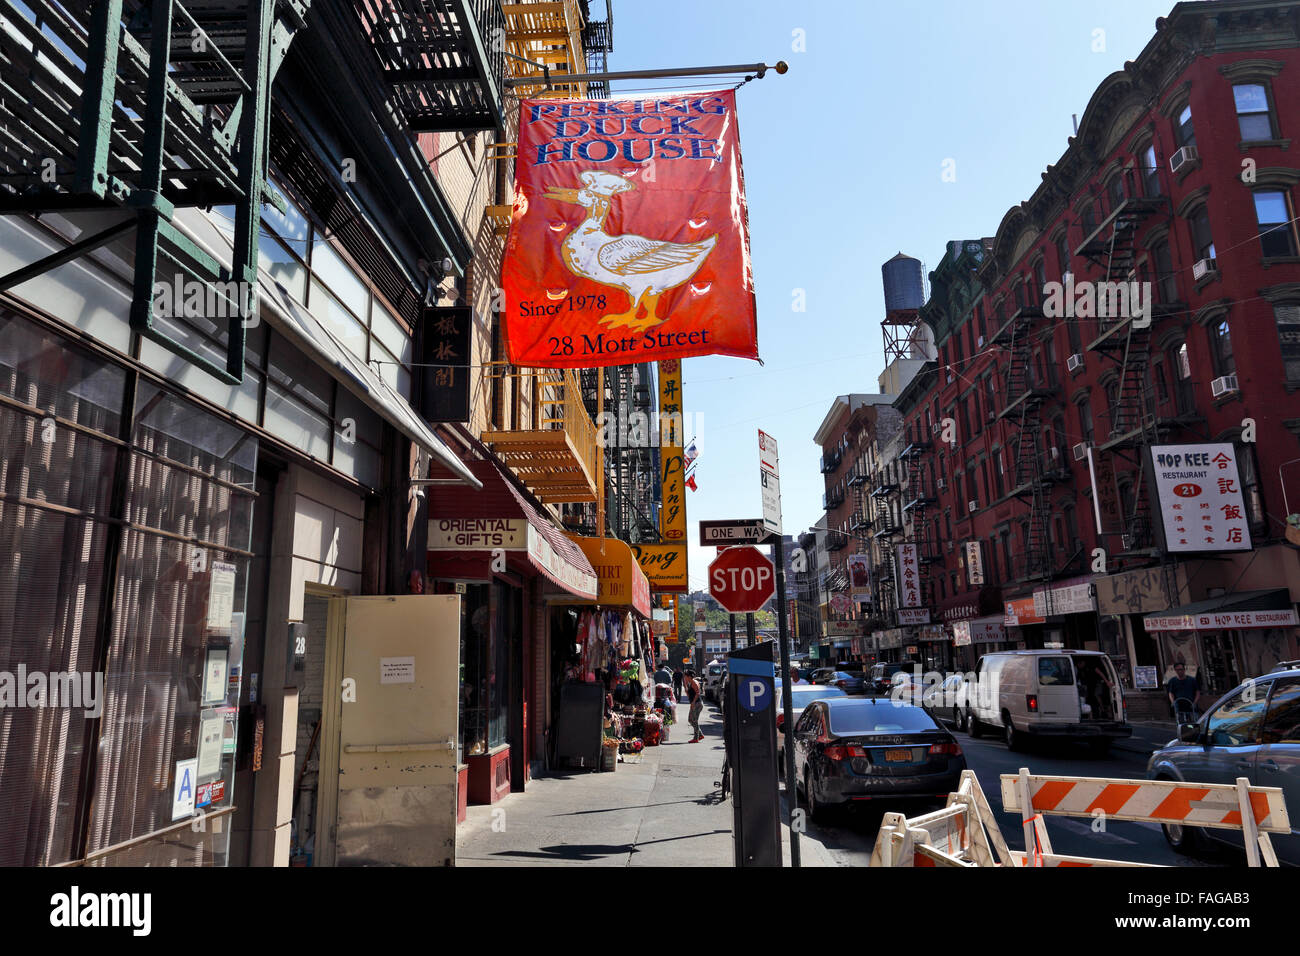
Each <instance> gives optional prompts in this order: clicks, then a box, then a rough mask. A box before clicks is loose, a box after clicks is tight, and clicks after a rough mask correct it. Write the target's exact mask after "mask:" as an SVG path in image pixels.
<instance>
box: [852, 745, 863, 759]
mask: <svg viewBox="0 0 1300 956" xmlns="http://www.w3.org/2000/svg"><path fill="white" fill-rule="evenodd" d="M848 750H849V756H850V757H865V756H866V755H867V748H866V747H853V746H850V747H849V748H848Z"/></svg>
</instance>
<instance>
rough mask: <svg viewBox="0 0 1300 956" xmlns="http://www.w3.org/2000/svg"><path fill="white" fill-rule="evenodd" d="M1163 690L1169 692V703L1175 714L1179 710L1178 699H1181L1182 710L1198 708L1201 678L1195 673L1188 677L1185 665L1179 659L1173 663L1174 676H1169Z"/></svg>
mask: <svg viewBox="0 0 1300 956" xmlns="http://www.w3.org/2000/svg"><path fill="white" fill-rule="evenodd" d="M1165 690H1166V691H1167V692H1168V693H1169V705H1170V706H1171V707H1173V709H1174V713H1175V714H1178V712H1179V709H1180V703H1179V702H1180V701H1182V704H1181V709H1182V710H1184V711H1187V710H1191V711H1193V712H1197V711H1199V710H1200V707H1201V679H1200V678H1199V677H1197V676H1195V675H1193V676H1191V677H1188V676H1187V667H1186V665H1184V664H1183V663H1182V662H1181V661H1179V662H1178V663H1177V664H1175V665H1174V676H1173V677H1171V678H1169V683H1168V684H1167V685H1165Z"/></svg>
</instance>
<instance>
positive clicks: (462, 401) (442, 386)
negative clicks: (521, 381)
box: [420, 306, 473, 422]
mask: <svg viewBox="0 0 1300 956" xmlns="http://www.w3.org/2000/svg"><path fill="white" fill-rule="evenodd" d="M472 325H473V320H472V318H471V316H470V310H469V309H467V308H464V307H459V306H457V307H451V308H427V309H425V310H424V359H423V361H424V368H422V369H421V370H420V371H421V378H422V379H423V381H424V409H425V417H426V418H427V419H428V420H429V421H431V422H467V421H469V349H470V331H471V327H472Z"/></svg>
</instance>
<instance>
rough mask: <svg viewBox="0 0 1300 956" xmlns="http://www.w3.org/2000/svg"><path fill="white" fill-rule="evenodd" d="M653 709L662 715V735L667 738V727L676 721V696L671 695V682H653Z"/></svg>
mask: <svg viewBox="0 0 1300 956" xmlns="http://www.w3.org/2000/svg"><path fill="white" fill-rule="evenodd" d="M654 709H655V710H656V711H658V712H659V713H660V714H662V715H663V722H664V723H663V726H664V730H663V735H664V739H665V740H667V739H668V727H669V725H671V724H673V723H675V722H676V718H677V698H676V697H674V696H673V685H672V684H655V705H654Z"/></svg>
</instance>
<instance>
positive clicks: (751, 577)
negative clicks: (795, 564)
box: [709, 547, 776, 614]
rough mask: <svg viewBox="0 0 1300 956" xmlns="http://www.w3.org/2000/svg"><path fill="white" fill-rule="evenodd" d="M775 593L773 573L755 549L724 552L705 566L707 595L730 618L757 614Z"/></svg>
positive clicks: (733, 549)
mask: <svg viewBox="0 0 1300 956" xmlns="http://www.w3.org/2000/svg"><path fill="white" fill-rule="evenodd" d="M775 589H776V571H775V570H774V569H773V567H772V562H771V561H769V560H768V559H767V557H765V556H764V554H763V552H761V551H759V550H758V549H757V548H750V547H746V548H728V549H727V550H726V551H723V552H722V553H721V554H720V555H718V556H717V557H716V558H714V560H713V563H712V564H710V565H709V594H710V595H711V596H712V597H713V599H714V600H715V601H717V602H718V603H719V604H721V605H722V606H723V607H724V608H726V609H727V610H728V611H730V612H731V613H732V614H745V613H747V612H749V611H757V610H758V609H759V608H761V607H762V606H763V605H764V604H766V603H767V602H768V599H769V598H771V597H772V592H773V591H774V590H775Z"/></svg>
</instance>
